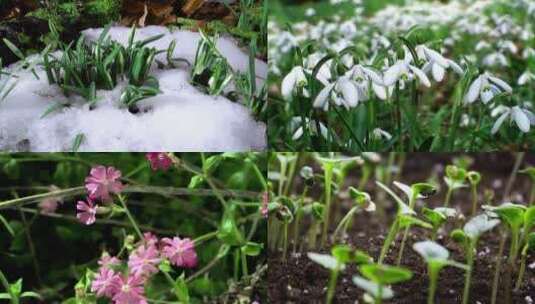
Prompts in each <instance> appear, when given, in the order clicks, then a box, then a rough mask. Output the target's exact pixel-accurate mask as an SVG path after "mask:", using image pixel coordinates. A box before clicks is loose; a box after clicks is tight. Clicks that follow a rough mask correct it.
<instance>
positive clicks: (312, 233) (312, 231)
mask: <svg viewBox="0 0 535 304" xmlns="http://www.w3.org/2000/svg"><path fill="white" fill-rule="evenodd" d="M317 230H318V223H317V221H314V220H313V221H312V224H310V228H309V230H308V250H311V249H316V234H317Z"/></svg>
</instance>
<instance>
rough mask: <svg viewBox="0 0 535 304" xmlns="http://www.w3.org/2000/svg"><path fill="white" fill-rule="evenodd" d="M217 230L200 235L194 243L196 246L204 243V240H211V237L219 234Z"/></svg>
mask: <svg viewBox="0 0 535 304" xmlns="http://www.w3.org/2000/svg"><path fill="white" fill-rule="evenodd" d="M217 232H218V231H217V230H216V231H212V232H208V233H206V234H203V235H201V236H198V237H196V238H195V239H194V240H193V243H194V244H195V246H198V245H200V244H202V243H203V242H205V241H207V240H209V239H211V238H214V237H215V236H216V235H217Z"/></svg>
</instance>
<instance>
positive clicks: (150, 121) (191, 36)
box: [0, 26, 267, 152]
mask: <svg viewBox="0 0 535 304" xmlns="http://www.w3.org/2000/svg"><path fill="white" fill-rule="evenodd" d="M101 30H102V29H89V30H86V31H85V32H84V33H83V34H84V35H85V36H86V37H88V38H89V39H96V38H97V37H98V36H99V34H100V32H101ZM129 31H130V29H129V28H124V27H116V28H112V29H111V30H110V37H111V38H112V39H114V40H117V41H118V42H120V43H126V42H127V39H128V34H129ZM159 33H165V34H166V36H165V37H164V38H162V39H161V41H156V42H153V43H152V44H151V46H154V47H156V48H158V49H163V48H167V47H168V45H169V43H170V42H171V41H172V40H173V39H176V40H177V46H176V48H175V53H174V56H175V57H181V58H185V59H187V60H188V61H190V62H193V61H194V57H195V51H196V48H197V42H198V40H199V38H200V36H199V34H198V33H194V32H186V31H175V32H170V31H169V30H168V29H166V28H165V27H158V26H149V27H145V28H141V29H138V30H137V32H136V40H142V39H145V38H147V37H150V36H154V35H157V34H159ZM217 46H218V49H219V50H220V52H221V53H222V54H223V55H224V56H225V57H226V58H227V59H228V61H229V63H230V64H231V66H232V67H233V68H234V69H236V70H240V71H244V72H245V71H246V70H247V67H248V60H249V59H248V55H247V54H246V53H244V52H243V51H242V50H240V48H239V47H238V46H237V45H236V43H235V42H234V41H233V40H232V39H230V38H226V37H222V38H219V40H218V42H217ZM160 56H163V57H160V59H161V60H162V61H164V62H165V60H164V57H165V54H161V55H160ZM11 68H12V69H13V68H14V66H11ZM256 68H257V73H256V74H257V82H258V83H259V85H261V84H262V83H263V81H264V79H265V78H266V75H267V65H266V64H265V63H264V62H262V61H259V60H257V62H256ZM37 73H38V75H39V77H40V80H37V79H36V78H35V77H34V76H33V75H32V74H31V73H30V72H29V71H24V70H22V71H19V72H17V75H18V76H19V80H18V85H17V86H16V87H15V89H14V90H13V92H12V93H11V94H10V95H9V96H8V98H7V99H6V100H4V102H2V103H0V150H10V151H13V150H15V151H17V150H31V151H38V152H49V151H65V150H70V149H71V147H72V144H73V141H74V138H75V137H76V135H78V134H84V136H85V140H84V141H83V143H82V145H81V146H80V151H244V150H263V149H265V148H266V139H265V129H266V126H265V124H264V123H262V122H257V121H255V120H254V118H253V117H252V116H251V113H250V111H249V110H248V109H247V108H246V107H244V106H242V105H240V104H238V103H234V102H231V101H230V100H228V99H226V98H224V97H221V96H220V97H214V96H209V95H206V94H204V93H202V92H201V91H200V90H199V89H197V88H195V87H194V86H192V85H191V84H190V82H189V74H190V71H189V68H188V67H186V66H185V65H183V66H181V67H180V68H177V69H167V70H159V69H157V68H156V66H154V67H153V69H152V72H151V74H152V75H153V76H155V77H156V79H158V80H159V83H160V90H161V91H162V93H161V94H159V95H157V96H155V97H152V98H148V99H145V100H143V101H141V102H139V103H138V106H139V107H140V109H141V111H140V113H138V114H132V113H130V112H128V110H127V109H125V108H124V107H121V105H120V103H119V101H118V100H119V96H120V95H121V92H122V90H123V88H124V86H125V85H126V84H125V83H120V84H119V85H118V86H117V87H116V88H115V89H114V90H111V91H105V90H99V91H98V93H97V95H98V97H99V101H98V103H97V106H96V108H95V109H92V110H90V109H89V107H88V105H87V104H84V103H83V100H82V99H81V97H78V96H71V97H69V98H66V97H65V96H64V95H63V94H62V92H61V90H60V89H59V87H57V86H56V85H52V86H51V85H49V84H48V82H47V79H46V75H45V73H44V71H42V70H41V68H38V69H37ZM54 103H65V104H67V103H68V104H71V107H69V108H65V109H64V110H61V111H57V112H54V113H52V114H50V115H48V116H47V117H45V118H43V119H41V118H40V117H41V115H42V114H43V113H44V112H45V111H46V109H48V107H49V106H50V105H51V104H54Z"/></svg>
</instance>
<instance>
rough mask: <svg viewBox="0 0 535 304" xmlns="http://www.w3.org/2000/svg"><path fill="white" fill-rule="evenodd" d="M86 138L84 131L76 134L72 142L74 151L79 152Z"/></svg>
mask: <svg viewBox="0 0 535 304" xmlns="http://www.w3.org/2000/svg"><path fill="white" fill-rule="evenodd" d="M84 139H85V135H84V134H83V133H80V134H78V135H76V137H75V138H74V141H73V143H72V151H73V152H78V149H80V146H81V145H82V143H83V141H84Z"/></svg>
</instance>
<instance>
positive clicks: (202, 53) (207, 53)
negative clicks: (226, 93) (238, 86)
mask: <svg viewBox="0 0 535 304" xmlns="http://www.w3.org/2000/svg"><path fill="white" fill-rule="evenodd" d="M199 33H200V35H201V41H200V42H199V45H198V46H197V53H196V54H195V62H194V63H193V69H192V70H191V79H192V80H193V83H195V84H197V85H200V86H202V87H205V88H206V90H207V92H208V94H210V95H219V94H221V93H222V92H223V90H224V89H225V88H226V87H227V85H228V84H229V83H230V81H231V80H232V79H233V78H234V71H233V70H232V68H231V67H230V65H229V63H228V61H227V59H226V58H225V57H223V55H221V53H220V52H219V50H218V49H217V47H216V40H217V38H216V37H214V38H209V37H208V36H207V35H206V34H205V33H204V32H203V31H199Z"/></svg>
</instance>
